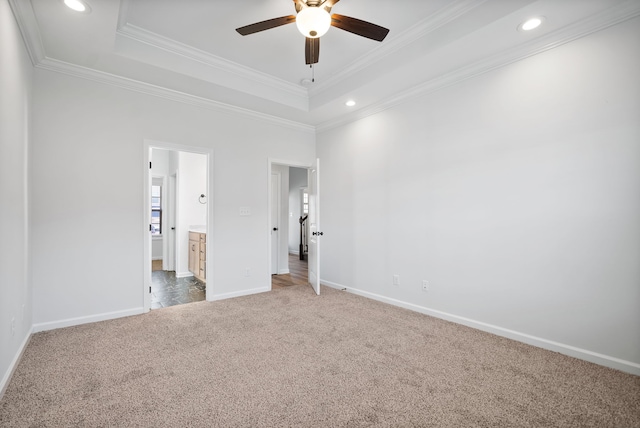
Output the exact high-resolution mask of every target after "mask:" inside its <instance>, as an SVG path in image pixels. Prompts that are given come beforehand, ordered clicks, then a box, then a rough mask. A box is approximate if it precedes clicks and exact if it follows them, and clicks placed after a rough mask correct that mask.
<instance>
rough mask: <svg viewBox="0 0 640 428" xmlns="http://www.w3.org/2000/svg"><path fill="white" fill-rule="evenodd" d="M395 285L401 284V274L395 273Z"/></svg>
mask: <svg viewBox="0 0 640 428" xmlns="http://www.w3.org/2000/svg"><path fill="white" fill-rule="evenodd" d="M393 285H400V275H393Z"/></svg>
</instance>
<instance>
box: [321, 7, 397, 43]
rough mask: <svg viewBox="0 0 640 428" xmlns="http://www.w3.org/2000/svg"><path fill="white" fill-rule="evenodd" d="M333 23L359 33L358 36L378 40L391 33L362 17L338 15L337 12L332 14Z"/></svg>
mask: <svg viewBox="0 0 640 428" xmlns="http://www.w3.org/2000/svg"><path fill="white" fill-rule="evenodd" d="M331 25H333V26H334V27H336V28H339V29H341V30H345V31H348V32H350V33H353V34H357V35H358V36H362V37H366V38H368V39H372V40H377V41H378V42H381V41H383V40H384V38H385V37H387V34H388V33H389V30H388V29H387V28H384V27H381V26H379V25H376V24H372V23H370V22H367V21H362V20H360V19H356V18H351V17H350V16H344V15H338V14H337V13H334V14H333V15H331Z"/></svg>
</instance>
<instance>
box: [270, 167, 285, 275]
mask: <svg viewBox="0 0 640 428" xmlns="http://www.w3.org/2000/svg"><path fill="white" fill-rule="evenodd" d="M273 180H275V194H274V181H273ZM281 194H282V174H281V173H280V171H276V172H274V171H271V190H270V192H269V215H270V216H271V222H270V224H269V230H270V232H269V235H270V236H271V264H270V265H269V266H270V270H271V275H274V274H275V275H277V274H279V273H280V257H279V253H280V229H281V225H280V216H281V213H282V200H281V199H282V196H281ZM274 203H275V204H276V206H275V207H274V206H273V204H274ZM274 211H275V216H276V219H275V221H274V219H273V214H274ZM274 227H275V228H276V229H278V230H277V231H276V233H273V228H274ZM274 239H275V241H276V242H273V241H274ZM274 249H275V255H274V254H273V253H274ZM274 259H275V260H274ZM274 264H275V266H274Z"/></svg>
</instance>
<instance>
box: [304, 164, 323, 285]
mask: <svg viewBox="0 0 640 428" xmlns="http://www.w3.org/2000/svg"><path fill="white" fill-rule="evenodd" d="M319 168H320V159H316V163H315V165H314V166H313V167H312V168H311V169H310V170H309V219H308V220H307V221H308V222H309V265H308V267H309V284H311V287H313V290H314V291H315V292H316V294H320V237H321V236H322V232H321V231H320V169H319Z"/></svg>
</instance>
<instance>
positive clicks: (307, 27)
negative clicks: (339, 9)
mask: <svg viewBox="0 0 640 428" xmlns="http://www.w3.org/2000/svg"><path fill="white" fill-rule="evenodd" d="M296 25H297V26H298V30H300V32H301V33H302V35H303V36H305V37H308V38H310V39H317V38H318V37H321V36H323V35H324V34H325V33H326V32H327V31H329V27H331V15H329V12H327V11H326V10H325V9H324V8H321V7H315V6H309V7H305V8H304V9H302V10H301V11H300V12H298V15H297V16H296Z"/></svg>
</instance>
